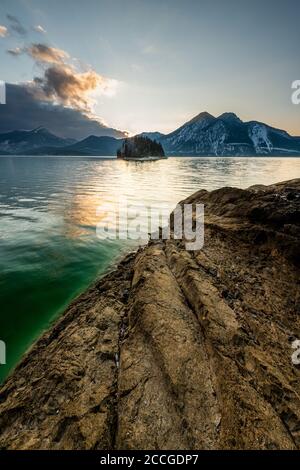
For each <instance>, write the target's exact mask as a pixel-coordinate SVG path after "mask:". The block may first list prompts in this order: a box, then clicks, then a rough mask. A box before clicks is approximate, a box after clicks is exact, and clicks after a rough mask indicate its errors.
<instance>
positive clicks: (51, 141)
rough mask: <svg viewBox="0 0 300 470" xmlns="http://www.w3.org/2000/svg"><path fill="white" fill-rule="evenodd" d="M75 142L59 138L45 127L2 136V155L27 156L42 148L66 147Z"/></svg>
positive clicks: (0, 150)
mask: <svg viewBox="0 0 300 470" xmlns="http://www.w3.org/2000/svg"><path fill="white" fill-rule="evenodd" d="M73 142H74V140H73V139H64V138H61V137H57V136H56V135H54V134H51V132H49V131H48V130H47V129H45V128H43V127H38V128H37V129H33V130H32V131H12V132H7V133H5V134H0V154H22V153H24V154H26V153H27V152H28V151H29V152H33V151H34V150H35V149H39V148H41V147H50V148H55V147H65V146H66V145H70V144H71V143H73Z"/></svg>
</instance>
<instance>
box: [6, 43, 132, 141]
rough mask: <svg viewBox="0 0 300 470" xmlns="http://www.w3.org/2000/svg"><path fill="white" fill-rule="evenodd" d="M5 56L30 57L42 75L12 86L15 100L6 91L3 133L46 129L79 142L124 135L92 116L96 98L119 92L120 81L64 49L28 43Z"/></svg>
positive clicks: (11, 50) (12, 95) (11, 89)
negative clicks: (87, 136)
mask: <svg viewBox="0 0 300 470" xmlns="http://www.w3.org/2000/svg"><path fill="white" fill-rule="evenodd" d="M7 52H8V53H9V54H10V55H12V56H14V57H18V56H20V55H21V54H27V55H28V56H29V57H31V58H32V59H33V60H34V61H35V63H36V65H37V66H38V68H39V70H40V74H39V75H38V76H36V77H34V78H33V80H32V81H30V82H27V83H26V84H24V83H23V84H22V83H20V84H18V85H10V86H9V90H10V92H11V97H9V93H8V94H7V100H6V101H7V103H8V104H7V105H6V106H4V107H1V108H0V111H1V113H0V132H1V131H2V132H4V130H3V129H4V128H5V129H6V130H7V128H9V129H10V130H12V129H18V128H26V129H32V128H35V127H38V126H43V127H47V128H49V130H51V131H52V132H54V133H56V134H58V135H61V134H62V133H63V135H64V136H66V137H73V138H77V139H78V138H82V137H85V136H86V135H90V134H95V135H114V136H118V137H122V136H124V133H122V132H120V131H116V130H114V129H110V128H107V127H106V126H105V125H104V124H103V122H101V120H100V119H99V118H98V117H97V116H95V115H94V113H93V108H94V104H95V103H96V98H98V97H99V96H103V95H106V96H112V95H114V94H115V92H116V89H117V87H118V85H119V82H118V81H117V80H114V79H111V78H108V77H104V76H102V75H100V74H99V73H97V72H96V71H95V70H92V69H90V68H87V67H85V69H84V67H83V64H81V63H80V62H79V61H77V60H76V59H72V58H71V57H70V56H69V54H68V53H67V52H65V51H64V50H62V49H58V48H55V47H51V46H48V45H46V44H41V43H35V44H31V45H25V46H24V47H22V48H18V47H17V48H15V49H9V50H8V51H7ZM17 97H18V98H17ZM3 108H5V110H6V111H5V110H3Z"/></svg>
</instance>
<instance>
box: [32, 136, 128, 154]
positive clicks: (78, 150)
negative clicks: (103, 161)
mask: <svg viewBox="0 0 300 470" xmlns="http://www.w3.org/2000/svg"><path fill="white" fill-rule="evenodd" d="M122 142H123V139H115V138H114V137H105V136H103V137H97V136H95V135H90V136H89V137H87V138H86V139H83V140H81V141H80V142H75V143H74V144H72V145H67V146H60V147H39V148H37V149H35V150H33V151H31V152H29V153H28V155H29V154H31V155H82V156H87V155H91V156H106V157H108V156H116V155H117V150H118V149H119V148H120V146H121V145H122Z"/></svg>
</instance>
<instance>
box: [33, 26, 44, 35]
mask: <svg viewBox="0 0 300 470" xmlns="http://www.w3.org/2000/svg"><path fill="white" fill-rule="evenodd" d="M33 30H34V31H35V32H36V33H41V34H46V32H47V31H46V30H45V29H44V28H43V26H41V25H40V24H38V25H36V26H34V27H33Z"/></svg>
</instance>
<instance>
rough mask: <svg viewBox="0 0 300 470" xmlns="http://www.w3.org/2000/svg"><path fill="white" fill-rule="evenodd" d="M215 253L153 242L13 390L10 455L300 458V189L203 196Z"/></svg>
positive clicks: (83, 306)
mask: <svg viewBox="0 0 300 470" xmlns="http://www.w3.org/2000/svg"><path fill="white" fill-rule="evenodd" d="M185 202H202V203H204V204H205V244H204V248H203V249H202V250H200V251H196V252H188V251H186V250H185V248H184V243H183V242H182V241H176V240H168V241H161V240H158V241H150V242H149V244H148V246H146V247H144V248H142V249H139V251H138V252H137V253H135V254H130V255H128V256H127V257H126V258H125V259H124V260H123V261H122V262H121V263H120V264H119V266H118V267H117V268H116V270H114V271H113V272H111V273H109V274H107V275H106V276H105V277H103V278H102V279H100V280H99V281H97V282H96V283H95V285H94V286H92V287H91V288H90V289H89V290H88V291H87V292H85V293H84V294H82V295H81V296H80V297H79V298H78V299H77V300H75V301H74V302H73V303H72V304H71V305H70V307H69V308H68V309H67V311H66V312H65V313H64V315H63V316H62V317H61V318H60V319H59V320H58V321H57V323H56V324H55V325H54V326H53V327H52V328H51V329H50V330H49V331H47V332H46V333H45V334H44V335H43V336H42V337H41V338H40V339H39V341H37V342H36V344H35V345H34V346H33V347H32V348H31V350H30V351H29V352H28V354H27V355H26V356H25V357H24V358H23V360H22V361H21V362H20V364H19V365H18V366H17V367H16V369H15V370H14V372H13V373H12V375H11V376H10V377H9V378H8V379H7V381H6V382H5V384H4V386H3V387H2V389H1V391H0V446H1V448H2V449H297V448H298V449H299V448H300V380H299V378H300V369H299V366H297V365H295V364H293V363H292V360H291V355H292V352H293V350H292V348H291V344H292V342H293V341H294V340H295V339H297V338H298V339H300V318H299V263H300V256H299V255H300V253H299V234H300V217H299V215H300V180H293V181H289V182H285V183H280V184H277V185H273V186H268V187H264V186H254V187H251V188H249V189H247V190H241V189H235V188H223V189H219V190H216V191H212V192H207V191H199V192H198V193H196V194H194V195H193V196H191V197H190V198H188V199H187V200H186V201H185Z"/></svg>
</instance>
